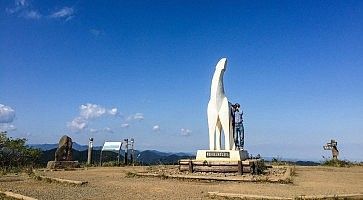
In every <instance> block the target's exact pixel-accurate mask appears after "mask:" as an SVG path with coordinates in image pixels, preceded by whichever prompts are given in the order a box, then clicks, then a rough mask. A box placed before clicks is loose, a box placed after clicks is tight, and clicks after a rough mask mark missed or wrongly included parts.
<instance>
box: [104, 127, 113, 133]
mask: <svg viewBox="0 0 363 200" xmlns="http://www.w3.org/2000/svg"><path fill="white" fill-rule="evenodd" d="M103 131H105V132H108V133H113V130H112V129H111V128H110V127H105V128H104V129H103Z"/></svg>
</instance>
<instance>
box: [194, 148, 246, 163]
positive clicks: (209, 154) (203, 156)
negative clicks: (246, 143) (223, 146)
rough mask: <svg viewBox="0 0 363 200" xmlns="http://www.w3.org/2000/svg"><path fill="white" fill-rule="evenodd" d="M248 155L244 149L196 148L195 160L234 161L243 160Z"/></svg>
mask: <svg viewBox="0 0 363 200" xmlns="http://www.w3.org/2000/svg"><path fill="white" fill-rule="evenodd" d="M248 157H249V155H248V152H247V151H246V150H198V152H197V157H196V159H195V160H196V161H208V162H209V161H220V162H224V161H225V162H231V161H232V162H234V161H244V160H246V159H248Z"/></svg>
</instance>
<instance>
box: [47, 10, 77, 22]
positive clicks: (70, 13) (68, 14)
mask: <svg viewBox="0 0 363 200" xmlns="http://www.w3.org/2000/svg"><path fill="white" fill-rule="evenodd" d="M74 15H75V11H74V9H73V8H70V7H63V8H61V9H59V10H57V11H55V12H53V13H52V14H50V18H56V19H65V21H68V20H70V19H72V18H73V17H74Z"/></svg>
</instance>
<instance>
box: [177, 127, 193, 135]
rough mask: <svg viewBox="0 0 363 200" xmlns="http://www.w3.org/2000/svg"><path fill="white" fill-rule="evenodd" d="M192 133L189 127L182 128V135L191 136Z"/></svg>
mask: <svg viewBox="0 0 363 200" xmlns="http://www.w3.org/2000/svg"><path fill="white" fill-rule="evenodd" d="M191 133H192V131H191V130H189V129H187V128H181V129H180V135H181V136H190V134H191Z"/></svg>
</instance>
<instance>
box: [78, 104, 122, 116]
mask: <svg viewBox="0 0 363 200" xmlns="http://www.w3.org/2000/svg"><path fill="white" fill-rule="evenodd" d="M79 110H80V113H79V115H80V116H81V117H83V118H85V119H94V118H98V117H101V116H104V115H106V114H109V115H112V116H116V115H118V109H117V108H112V109H110V110H107V109H106V108H105V107H103V106H100V105H97V104H91V103H87V104H85V105H81V106H80V107H79Z"/></svg>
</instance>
